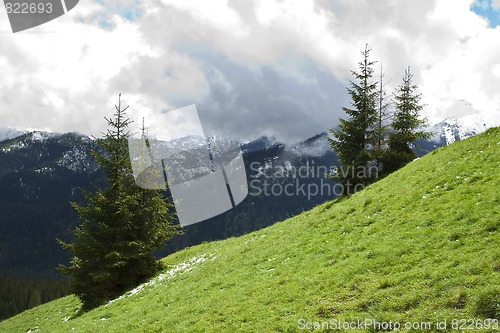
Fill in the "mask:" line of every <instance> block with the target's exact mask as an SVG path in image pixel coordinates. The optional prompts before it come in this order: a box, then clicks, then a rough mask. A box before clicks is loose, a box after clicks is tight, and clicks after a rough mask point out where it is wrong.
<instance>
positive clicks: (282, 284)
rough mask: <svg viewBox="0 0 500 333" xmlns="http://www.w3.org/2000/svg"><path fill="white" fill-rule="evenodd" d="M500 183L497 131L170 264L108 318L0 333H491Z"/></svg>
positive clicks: (55, 317) (51, 313)
mask: <svg viewBox="0 0 500 333" xmlns="http://www.w3.org/2000/svg"><path fill="white" fill-rule="evenodd" d="M499 171H500V129H499V128H497V129H492V130H489V131H488V132H486V133H484V134H482V135H479V136H477V137H474V138H471V139H468V140H465V141H461V142H458V143H455V144H453V145H451V146H449V147H446V148H443V149H439V150H437V151H435V152H433V153H431V154H429V155H426V156H425V157H423V158H421V159H420V160H417V161H414V162H412V163H411V164H410V165H408V166H407V167H405V168H404V169H402V170H400V171H398V172H396V173H394V174H392V175H391V176H389V177H387V178H386V179H383V180H382V181H380V182H378V183H376V184H374V185H372V186H370V187H369V188H367V189H366V190H365V191H363V192H360V193H358V194H356V195H354V196H353V197H351V198H349V199H345V200H341V201H337V202H330V203H326V204H323V205H320V206H318V207H316V208H314V209H313V210H311V211H308V212H305V213H303V214H301V215H298V216H295V217H293V218H291V219H288V220H286V221H284V222H280V223H277V224H275V225H273V226H271V227H269V228H266V229H263V230H261V231H258V232H254V233H251V234H248V235H245V236H243V237H238V238H232V239H228V240H225V241H220V242H213V243H206V244H202V245H200V246H196V247H192V248H189V249H186V250H183V251H180V252H178V253H176V254H174V255H171V256H168V257H166V258H164V259H163V261H164V263H165V266H166V268H165V272H164V273H163V274H162V275H160V276H158V277H157V278H155V279H153V280H152V281H151V282H150V283H149V284H147V285H145V286H143V287H142V289H141V288H138V289H137V290H134V291H133V292H131V293H129V294H127V295H125V297H123V298H122V299H118V300H116V301H114V302H112V303H110V304H108V305H107V306H102V307H100V308H98V309H95V310H93V311H91V312H88V313H85V314H82V315H79V314H78V313H77V312H78V309H79V302H78V300H77V299H76V298H75V297H72V296H70V297H65V298H62V299H59V300H56V301H53V302H51V303H48V304H46V305H42V306H39V307H36V308H34V309H31V310H28V311H26V312H24V313H22V314H20V315H18V316H16V317H14V318H11V319H8V320H6V321H4V322H2V323H0V332H27V331H30V330H31V332H34V331H37V332H51V333H52V332H120V333H121V332H296V331H313V330H314V322H317V325H321V324H322V325H323V327H322V328H321V329H320V328H319V327H318V326H317V327H316V328H317V330H316V331H318V332H320V331H326V328H327V324H328V325H329V328H335V327H336V325H337V326H338V325H346V324H348V323H350V322H353V321H355V322H356V323H357V321H358V320H359V321H361V324H362V326H360V329H359V330H358V329H350V330H349V331H351V332H355V331H378V330H383V329H384V327H385V328H386V330H388V329H387V328H390V327H389V326H388V325H393V327H395V326H396V325H398V324H400V325H401V330H402V331H405V330H404V329H403V328H404V325H405V324H407V322H409V323H410V324H412V325H414V326H415V327H420V328H424V329H425V331H428V332H430V331H439V330H438V328H437V327H436V322H439V323H440V325H441V327H444V321H445V320H446V321H447V322H446V328H447V330H451V329H452V328H460V327H457V325H462V324H466V325H465V326H463V327H462V328H464V330H465V329H467V328H469V329H468V330H467V331H476V332H493V331H495V330H494V329H492V328H490V329H485V328H482V329H480V325H483V326H488V325H489V324H491V326H492V327H493V328H494V327H495V326H494V325H495V323H494V322H491V321H486V320H484V319H485V318H489V317H490V318H496V319H499V317H500V191H499V188H500V178H499ZM365 319H367V320H376V321H377V323H378V324H377V323H374V322H373V321H372V322H371V324H370V321H365ZM460 319H463V320H467V322H466V321H457V320H460ZM472 320H477V321H474V322H472ZM427 322H429V324H427ZM363 325H364V326H363ZM427 325H430V329H429V327H428V326H427ZM471 325H472V326H471ZM351 328H353V326H351ZM470 328H474V329H473V330H470ZM415 331H423V329H422V330H415Z"/></svg>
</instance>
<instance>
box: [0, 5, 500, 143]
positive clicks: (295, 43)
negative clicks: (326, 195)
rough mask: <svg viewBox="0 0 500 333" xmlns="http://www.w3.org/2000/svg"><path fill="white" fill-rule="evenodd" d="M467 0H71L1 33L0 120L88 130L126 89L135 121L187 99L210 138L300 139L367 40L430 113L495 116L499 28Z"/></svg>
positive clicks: (341, 101)
mask: <svg viewBox="0 0 500 333" xmlns="http://www.w3.org/2000/svg"><path fill="white" fill-rule="evenodd" d="M473 2H474V1H473V0H422V1H413V0H405V1H399V0H371V1H351V0H317V1H313V0H301V1H292V0H282V1H271V0H253V1H250V0H249V1H231V0H214V1H203V0H197V1H180V0H154V1H148V2H138V1H136V0H127V1H118V0H106V1H99V2H97V1H95V0H92V1H86V2H80V3H79V5H78V6H77V7H75V9H73V10H72V11H71V12H69V14H67V15H65V16H63V17H61V18H59V19H56V20H54V21H52V22H50V23H48V24H46V25H43V26H40V27H38V28H35V29H32V31H31V32H26V33H18V34H9V33H3V34H1V35H0V39H1V40H0V72H1V73H2V78H1V79H0V119H2V124H1V127H8V126H11V127H18V128H26V127H35V128H47V129H52V130H54V131H70V130H73V131H80V132H85V133H89V134H94V135H98V134H99V133H100V132H101V131H103V129H104V126H105V123H104V122H103V119H102V117H103V116H105V115H110V114H111V113H112V112H113V105H114V103H116V100H117V95H118V93H119V92H122V93H123V101H124V104H130V105H131V109H130V110H131V112H134V117H138V118H140V117H141V116H142V115H147V116H148V118H149V119H151V120H152V121H155V120H154V119H157V117H161V113H162V112H164V111H165V110H169V109H175V108H178V107H182V106H184V105H189V104H192V103H196V104H197V106H198V110H199V111H200V116H201V117H202V120H204V121H205V123H206V126H207V128H208V130H209V132H210V131H221V132H224V133H226V134H228V135H239V136H241V137H243V138H246V139H251V138H254V137H257V136H259V135H262V134H270V135H272V134H274V135H278V136H279V137H283V138H285V139H290V140H299V139H304V138H306V137H307V136H311V135H314V134H316V133H317V132H319V131H324V130H327V129H328V128H331V127H333V126H335V125H336V123H337V120H338V117H339V116H344V115H343V113H342V111H341V106H346V105H348V102H349V101H348V96H347V94H346V91H345V85H346V84H347V82H348V80H349V79H350V78H351V77H350V70H351V69H356V67H357V62H358V61H359V60H360V52H361V50H362V49H363V48H364V45H365V43H369V45H370V47H371V48H372V49H373V59H374V60H380V61H381V62H383V65H384V69H385V72H386V80H387V81H388V82H389V83H388V88H389V89H392V88H394V87H395V86H397V85H398V84H399V81H400V79H401V76H402V74H403V71H404V69H405V68H406V67H407V66H408V65H411V67H412V72H413V73H414V75H415V83H417V84H418V85H419V86H420V88H421V89H420V90H421V92H422V93H423V97H424V100H425V102H426V103H427V107H426V108H425V115H426V116H428V117H429V118H430V119H431V120H432V121H440V120H442V118H445V117H448V116H453V115H456V114H455V113H460V115H462V114H463V113H466V112H476V111H481V112H492V111H494V110H497V109H498V105H500V96H499V93H498V92H497V91H496V90H497V89H496V87H498V86H500V81H499V80H500V78H499V74H498V73H499V71H498V68H499V66H500V65H499V63H498V61H497V59H500V57H499V56H500V35H499V34H500V30H498V29H491V28H489V27H488V23H487V21H486V20H484V19H482V18H480V17H479V16H477V15H476V14H475V13H473V12H472V11H471V10H470V6H471V5H472V3H473ZM493 6H499V1H498V0H494V2H493ZM0 30H2V31H8V30H9V27H8V22H7V17H6V15H5V14H0ZM33 32H35V33H33ZM39 32H45V33H39ZM461 100H464V101H466V102H467V103H469V104H470V105H471V107H470V108H457V107H456V106H457V105H461V104H460V103H462V102H460V101H461ZM457 103H458V104H457Z"/></svg>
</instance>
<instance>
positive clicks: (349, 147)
mask: <svg viewBox="0 0 500 333" xmlns="http://www.w3.org/2000/svg"><path fill="white" fill-rule="evenodd" d="M370 51H371V50H370V49H368V45H366V47H365V50H364V51H363V52H362V53H361V54H362V56H363V60H362V61H361V62H359V72H356V71H351V74H352V75H353V76H354V78H355V79H356V81H357V82H354V81H352V80H351V81H350V88H347V92H348V93H349V95H350V96H351V99H352V102H351V105H352V107H351V108H347V107H343V108H342V109H343V111H344V112H345V113H346V114H347V116H348V118H347V119H340V129H339V130H330V132H331V134H332V135H333V136H334V138H333V139H329V142H330V145H331V147H332V148H333V149H334V150H335V151H336V153H337V155H338V156H339V159H340V162H341V163H342V167H340V168H338V170H337V174H336V176H334V178H336V179H338V180H340V181H341V182H342V185H343V194H344V195H350V194H353V193H354V191H355V190H356V188H357V187H358V184H367V183H369V182H371V181H372V180H373V179H372V175H371V174H370V170H372V169H373V168H372V166H371V165H370V164H371V162H372V161H373V147H374V145H375V144H376V142H377V141H378V135H377V132H378V130H377V126H376V125H377V121H378V111H377V100H378V91H377V82H376V81H373V73H374V70H373V65H374V64H375V63H376V62H374V61H371V60H370V59H369V56H370Z"/></svg>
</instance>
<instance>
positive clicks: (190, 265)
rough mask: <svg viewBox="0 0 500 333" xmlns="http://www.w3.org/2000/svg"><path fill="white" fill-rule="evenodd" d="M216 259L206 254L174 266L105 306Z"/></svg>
mask: <svg viewBox="0 0 500 333" xmlns="http://www.w3.org/2000/svg"><path fill="white" fill-rule="evenodd" d="M215 258H217V257H216V256H209V257H207V255H205V254H204V255H202V256H200V257H198V258H197V257H193V258H191V259H189V260H186V261H184V262H181V263H180V264H177V265H176V266H174V267H173V268H172V269H169V270H168V271H166V272H164V273H161V274H160V275H158V276H157V277H156V278H153V279H151V280H149V281H148V282H145V283H143V284H140V285H139V286H137V287H135V288H134V289H132V290H130V291H128V292H126V293H125V294H123V295H121V296H120V297H118V298H115V299H114V300H111V301H109V302H108V303H107V304H106V305H105V306H108V305H109V304H111V303H113V302H116V301H118V300H121V299H123V298H126V297H130V296H133V295H135V294H137V293H139V292H140V291H141V290H143V289H144V288H145V287H148V286H155V285H156V284H157V283H158V282H160V281H163V280H165V279H171V278H173V277H175V276H177V275H179V274H181V273H184V272H190V271H192V270H193V269H194V267H196V265H198V264H199V263H201V262H204V261H206V260H213V259H215Z"/></svg>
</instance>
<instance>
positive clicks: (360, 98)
mask: <svg viewBox="0 0 500 333" xmlns="http://www.w3.org/2000/svg"><path fill="white" fill-rule="evenodd" d="M370 52H371V49H369V48H368V45H366V47H365V50H364V51H363V52H361V54H362V60H361V61H360V62H359V63H358V66H359V69H358V71H354V70H352V71H351V74H352V76H353V77H354V80H350V85H349V87H348V88H347V92H348V94H349V95H350V97H351V106H350V107H343V108H342V110H343V111H344V112H345V113H346V115H347V117H346V118H345V119H340V124H339V129H331V130H330V133H331V134H332V136H333V138H328V140H329V143H330V146H331V147H332V149H334V150H335V151H336V153H337V155H338V157H339V160H340V162H341V163H342V166H340V167H338V168H337V170H336V172H335V174H334V176H333V178H334V179H336V180H338V181H340V182H341V184H342V187H343V189H342V192H343V194H344V195H350V194H353V193H355V192H356V190H358V189H362V188H364V187H365V186H366V185H368V184H370V183H372V182H374V181H375V180H376V179H378V178H379V177H381V176H385V175H388V174H390V173H392V172H394V171H395V170H397V169H399V168H401V167H402V166H404V165H405V164H407V163H409V162H410V161H412V160H413V159H415V158H416V154H415V153H414V151H413V150H412V144H413V143H414V142H415V141H416V140H418V139H429V138H430V136H431V134H430V133H428V132H425V131H424V128H425V127H427V126H428V123H427V119H425V118H421V116H420V112H421V111H422V109H423V107H424V106H423V104H422V103H421V99H422V95H421V94H419V93H418V92H417V89H418V86H417V85H416V84H414V83H413V75H412V74H411V71H410V67H408V68H407V69H406V70H405V71H404V76H403V80H402V83H401V84H400V85H399V86H398V87H397V88H396V90H395V92H394V93H393V99H392V101H387V96H386V94H385V91H384V84H383V72H382V69H381V74H380V80H379V81H376V80H375V78H374V76H375V69H374V65H375V64H376V63H377V62H376V61H372V60H370ZM391 107H392V109H393V112H389V110H390V109H391Z"/></svg>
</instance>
